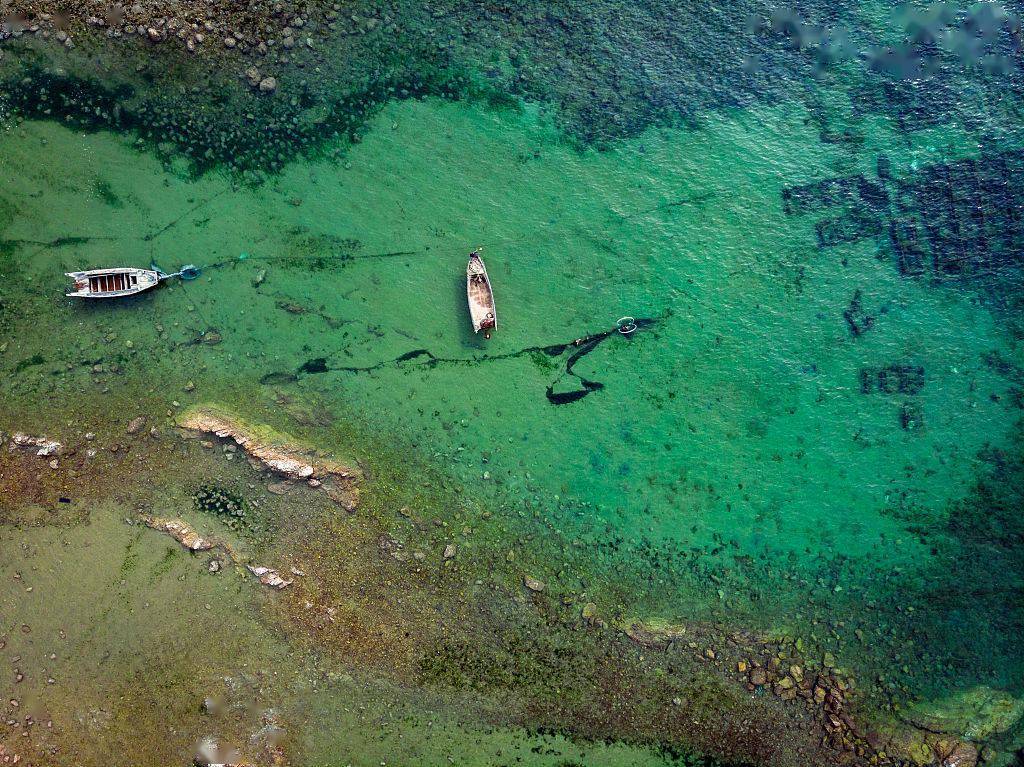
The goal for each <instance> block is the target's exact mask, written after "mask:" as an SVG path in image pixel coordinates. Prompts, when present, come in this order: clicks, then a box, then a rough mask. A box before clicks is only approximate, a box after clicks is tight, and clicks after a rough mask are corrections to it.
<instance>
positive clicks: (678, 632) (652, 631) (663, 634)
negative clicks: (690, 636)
mask: <svg viewBox="0 0 1024 767" xmlns="http://www.w3.org/2000/svg"><path fill="white" fill-rule="evenodd" d="M623 631H625V632H626V636H628V637H629V638H630V639H632V640H633V641H634V642H636V643H637V644H639V645H643V646H644V647H663V646H665V645H667V644H668V643H669V642H674V641H676V640H678V639H682V638H683V637H685V636H686V633H687V628H686V626H683V625H681V624H675V623H668V622H667V621H663V620H658V619H651V620H646V621H639V620H636V621H632V622H631V623H629V624H627V625H626V626H624V627H623Z"/></svg>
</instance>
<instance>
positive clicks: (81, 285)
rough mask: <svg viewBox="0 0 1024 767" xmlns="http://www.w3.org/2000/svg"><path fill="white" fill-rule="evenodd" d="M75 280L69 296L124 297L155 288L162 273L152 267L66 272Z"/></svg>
mask: <svg viewBox="0 0 1024 767" xmlns="http://www.w3.org/2000/svg"><path fill="white" fill-rule="evenodd" d="M65 274H67V276H68V277H70V278H71V279H72V280H74V281H75V285H74V288H75V289H74V290H73V291H71V292H70V293H66V294H65V295H67V296H68V297H70V298H124V297H125V296H134V295H136V294H138V293H142V292H143V291H146V290H149V289H150V288H155V287H156V286H157V285H159V284H160V279H161V278H162V276H163V275H161V274H160V272H158V271H155V270H153V269H135V268H131V267H125V268H120V269H92V270H90V271H86V272H66V273H65Z"/></svg>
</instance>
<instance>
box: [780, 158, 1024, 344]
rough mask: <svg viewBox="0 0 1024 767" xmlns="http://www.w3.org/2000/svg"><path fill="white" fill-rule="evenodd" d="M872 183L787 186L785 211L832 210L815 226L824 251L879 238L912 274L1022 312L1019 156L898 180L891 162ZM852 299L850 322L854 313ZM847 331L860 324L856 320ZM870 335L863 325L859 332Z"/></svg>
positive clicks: (1023, 201) (883, 162)
mask: <svg viewBox="0 0 1024 767" xmlns="http://www.w3.org/2000/svg"><path fill="white" fill-rule="evenodd" d="M877 167H878V179H877V181H875V180H870V179H868V178H866V177H865V176H863V175H861V174H856V175H851V176H844V177H839V178H830V179H824V180H821V181H817V182H814V183H811V184H803V185H798V186H791V187H788V188H786V189H783V191H782V206H783V210H784V211H785V212H786V213H787V214H789V215H793V216H802V215H808V214H812V213H824V212H826V211H828V212H832V211H836V210H837V209H838V211H837V212H832V213H831V215H824V216H822V217H821V218H820V219H819V220H818V221H817V222H816V224H815V231H816V232H817V238H818V247H819V248H822V249H827V248H832V247H835V246H839V245H843V244H850V243H856V242H860V241H862V240H869V239H875V240H877V241H878V242H879V244H880V246H882V250H881V254H880V257H881V258H889V259H890V260H891V261H892V263H893V265H894V266H895V267H896V268H897V269H898V270H899V273H900V274H901V275H903V276H904V277H908V278H918V277H922V278H929V279H932V280H934V281H936V282H939V283H942V282H950V281H958V282H966V283H969V284H975V285H978V286H983V287H984V288H985V289H986V290H987V291H988V293H989V294H990V295H991V296H993V297H995V298H997V299H999V301H1000V303H1003V304H1007V305H1010V306H1019V302H1020V291H1019V288H1020V286H1021V285H1022V284H1024V181H1022V178H1024V150H1022V149H1011V150H1007V151H996V150H994V149H992V148H991V147H990V148H988V149H986V151H984V152H982V154H981V155H980V156H978V157H976V158H965V159H961V160H956V161H953V162H948V163H936V164H933V165H928V166H925V167H923V168H920V169H918V170H916V171H914V172H912V173H910V174H909V175H907V176H904V177H902V178H897V177H895V176H894V175H893V174H892V168H891V166H890V164H889V162H888V160H887V158H884V157H881V158H879V160H878V163H877ZM854 299H855V300H854V301H853V302H851V306H850V308H849V310H848V311H850V316H849V317H847V322H848V323H850V322H851V319H853V316H854V315H856V314H857V312H858V311H859V307H858V306H855V305H854V304H857V303H858V302H859V298H858V297H857V296H855V297H854ZM850 328H851V332H853V333H854V335H857V334H858V332H855V328H858V329H859V328H861V325H860V324H859V323H857V322H856V321H854V324H852V325H851V326H850ZM864 329H866V328H864Z"/></svg>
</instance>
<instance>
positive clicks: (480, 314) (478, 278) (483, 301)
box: [466, 250, 498, 338]
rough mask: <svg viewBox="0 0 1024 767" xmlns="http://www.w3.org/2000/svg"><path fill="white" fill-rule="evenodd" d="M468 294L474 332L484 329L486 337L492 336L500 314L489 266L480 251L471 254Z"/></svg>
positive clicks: (467, 278) (467, 272) (468, 268)
mask: <svg viewBox="0 0 1024 767" xmlns="http://www.w3.org/2000/svg"><path fill="white" fill-rule="evenodd" d="M466 296H467V298H468V299H469V316H470V318H471V319H472V320H473V332H474V333H479V332H480V331H481V330H483V331H484V337H485V338H490V337H491V334H490V332H489V331H491V330H494V329H496V328H497V327H498V315H497V313H496V312H495V309H494V291H492V290H491V281H490V279H489V278H488V277H487V267H485V266H484V262H483V260H481V258H480V253H479V252H478V251H475V250H474V251H473V252H472V253H470V254H469V264H468V265H467V266H466Z"/></svg>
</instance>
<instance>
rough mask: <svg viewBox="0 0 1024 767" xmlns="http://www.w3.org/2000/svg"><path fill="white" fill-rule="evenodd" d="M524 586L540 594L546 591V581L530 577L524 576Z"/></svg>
mask: <svg viewBox="0 0 1024 767" xmlns="http://www.w3.org/2000/svg"><path fill="white" fill-rule="evenodd" d="M523 585H524V586H526V588H528V589H529V590H530V591H533V592H535V593H538V594H539V593H540V592H542V591H543V590H544V581H539V580H537V579H536V578H533V577H531V576H529V575H524V576H523Z"/></svg>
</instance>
